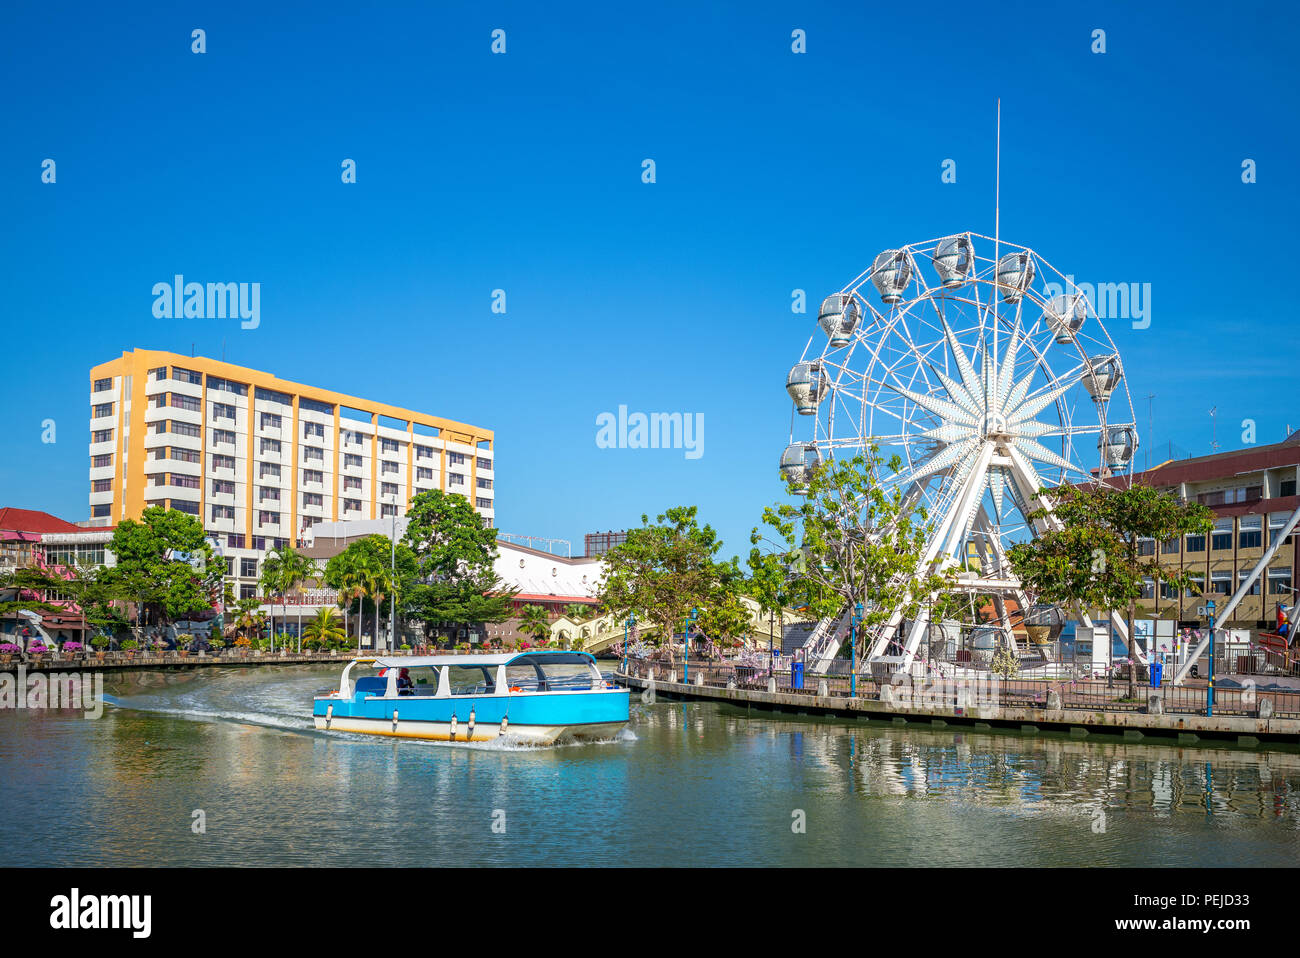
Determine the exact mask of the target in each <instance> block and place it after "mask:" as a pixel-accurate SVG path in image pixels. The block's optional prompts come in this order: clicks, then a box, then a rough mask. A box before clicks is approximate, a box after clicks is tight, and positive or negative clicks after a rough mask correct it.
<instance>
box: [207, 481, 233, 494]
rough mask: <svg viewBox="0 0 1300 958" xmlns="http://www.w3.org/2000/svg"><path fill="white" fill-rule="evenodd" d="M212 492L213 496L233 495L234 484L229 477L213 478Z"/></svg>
mask: <svg viewBox="0 0 1300 958" xmlns="http://www.w3.org/2000/svg"><path fill="white" fill-rule="evenodd" d="M212 494H213V495H214V496H233V495H234V494H235V484H234V483H233V482H231V481H230V480H229V479H213V480H212Z"/></svg>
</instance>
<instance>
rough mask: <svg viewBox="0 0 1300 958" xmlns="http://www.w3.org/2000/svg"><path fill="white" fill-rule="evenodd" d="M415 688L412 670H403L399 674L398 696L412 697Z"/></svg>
mask: <svg viewBox="0 0 1300 958" xmlns="http://www.w3.org/2000/svg"><path fill="white" fill-rule="evenodd" d="M414 688H415V683H413V682H412V681H411V670H410V669H402V670H401V671H400V672H398V673H397V694H398V695H410V694H412V692H413V690H414Z"/></svg>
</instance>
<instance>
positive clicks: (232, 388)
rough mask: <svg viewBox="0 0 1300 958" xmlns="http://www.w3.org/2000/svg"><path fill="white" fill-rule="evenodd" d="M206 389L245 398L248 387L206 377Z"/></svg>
mask: <svg viewBox="0 0 1300 958" xmlns="http://www.w3.org/2000/svg"><path fill="white" fill-rule="evenodd" d="M208 388H209V389H215V390H216V391H217V392H223V393H233V394H234V395H236V396H247V395H248V387H247V386H245V385H244V384H243V383H232V382H231V381H230V380H229V379H214V378H213V377H211V376H209V377H208Z"/></svg>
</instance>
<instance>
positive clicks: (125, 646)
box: [122, 639, 140, 659]
mask: <svg viewBox="0 0 1300 958" xmlns="http://www.w3.org/2000/svg"><path fill="white" fill-rule="evenodd" d="M138 648H140V643H139V642H137V641H136V640H135V639H127V640H126V641H125V642H123V643H122V651H123V652H125V653H126V657H127V658H128V659H133V658H135V650H136V649H138Z"/></svg>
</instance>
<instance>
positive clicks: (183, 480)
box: [171, 472, 199, 489]
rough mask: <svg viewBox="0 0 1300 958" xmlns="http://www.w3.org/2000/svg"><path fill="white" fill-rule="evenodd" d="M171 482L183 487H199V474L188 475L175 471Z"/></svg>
mask: <svg viewBox="0 0 1300 958" xmlns="http://www.w3.org/2000/svg"><path fill="white" fill-rule="evenodd" d="M171 484H172V485H173V486H177V487H178V488H181V489H197V488H199V477H198V476H186V475H183V474H182V473H179V472H173V473H172V475H171Z"/></svg>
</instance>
